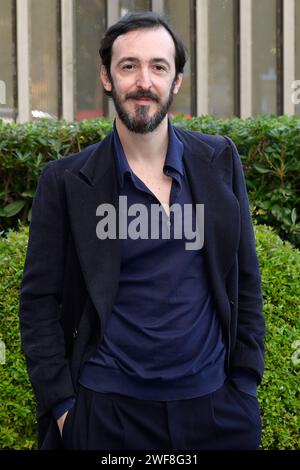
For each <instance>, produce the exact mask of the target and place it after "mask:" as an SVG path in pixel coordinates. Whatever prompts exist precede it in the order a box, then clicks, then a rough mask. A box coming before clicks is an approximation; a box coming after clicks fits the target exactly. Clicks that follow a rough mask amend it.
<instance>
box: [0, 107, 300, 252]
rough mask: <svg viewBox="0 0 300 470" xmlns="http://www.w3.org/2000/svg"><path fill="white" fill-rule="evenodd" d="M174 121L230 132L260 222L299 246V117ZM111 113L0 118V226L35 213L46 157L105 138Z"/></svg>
mask: <svg viewBox="0 0 300 470" xmlns="http://www.w3.org/2000/svg"><path fill="white" fill-rule="evenodd" d="M174 122H175V124H177V125H180V126H182V127H185V128H187V129H191V130H197V131H200V132H204V133H207V134H221V135H224V134H226V135H228V136H229V137H230V138H231V139H232V140H233V141H234V142H235V143H236V145H237V147H238V150H239V152H240V154H241V157H242V161H243V165H244V169H245V174H246V180H247V186H248V191H249V196H250V201H251V203H252V206H253V214H254V215H255V218H256V220H257V222H258V223H263V224H268V225H271V226H273V227H274V228H275V229H276V230H277V232H278V233H279V235H280V236H281V237H282V238H284V239H289V240H290V241H292V242H293V243H294V244H296V245H298V246H300V221H299V214H300V158H299V156H300V119H299V118H298V117H295V116H293V117H288V116H258V117H255V118H249V119H246V120H241V119H238V118H233V119H215V118H213V117H211V116H201V117H194V118H184V117H183V116H182V115H181V116H177V117H176V118H175V119H174ZM111 126H112V122H111V121H108V120H106V119H98V120H91V121H82V122H73V123H66V122H64V121H60V122H53V121H47V120H42V121H40V122H33V123H27V124H15V123H13V124H4V123H3V122H2V123H1V121H0V182H1V183H0V184H1V186H0V229H1V227H2V228H7V227H16V226H17V219H18V218H19V219H21V220H22V221H23V222H24V221H26V220H27V219H28V218H29V219H30V207H31V203H32V198H33V196H34V192H35V188H36V183H37V178H38V175H39V173H40V171H41V168H42V166H43V165H44V163H45V162H47V161H49V160H53V159H56V158H61V157H64V156H65V155H68V154H70V153H74V152H77V151H79V150H81V149H83V148H84V147H85V146H87V145H90V144H91V143H94V142H97V141H99V140H102V139H103V138H104V137H105V136H106V135H107V134H108V132H110V130H111Z"/></svg>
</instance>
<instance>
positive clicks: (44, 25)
mask: <svg viewBox="0 0 300 470" xmlns="http://www.w3.org/2000/svg"><path fill="white" fill-rule="evenodd" d="M141 10H154V11H157V12H159V13H161V14H163V15H164V16H165V17H166V18H167V19H168V20H169V22H170V23H171V24H172V25H173V26H174V27H175V29H176V30H177V32H178V33H179V34H180V36H181V38H182V39H183V41H184V43H185V45H186V47H187V49H188V52H189V60H188V63H187V65H186V69H185V79H184V83H183V86H182V89H181V93H180V94H179V95H178V96H177V97H176V100H175V102H174V104H173V108H172V113H173V114H178V113H184V114H185V115H187V116H190V115H193V116H195V115H202V114H213V115H215V116H216V117H230V116H238V117H242V118H244V117H247V116H255V115H257V114H289V115H294V114H295V115H298V116H300V104H298V105H295V104H293V102H292V99H291V96H292V93H293V90H292V88H291V84H292V81H293V80H296V79H297V78H298V79H299V80H300V0H152V1H151V0H0V50H1V54H0V84H1V90H2V91H1V97H0V118H2V119H5V120H8V121H9V120H17V121H18V122H26V121H29V120H36V119H40V118H43V117H51V118H53V119H60V118H64V119H67V120H70V121H72V120H83V119H89V118H95V117H99V116H106V117H112V116H113V113H114V110H113V106H112V103H111V102H110V101H109V100H108V98H107V97H105V95H104V94H103V91H102V86H101V85H100V82H99V79H98V71H99V56H98V49H99V45H100V40H101V37H102V36H103V34H104V32H105V30H106V28H107V27H108V26H109V25H111V24H112V23H114V22H115V21H116V20H117V19H118V18H119V17H120V16H122V15H124V14H126V13H127V12H129V11H141Z"/></svg>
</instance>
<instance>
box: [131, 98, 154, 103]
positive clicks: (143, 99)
mask: <svg viewBox="0 0 300 470" xmlns="http://www.w3.org/2000/svg"><path fill="white" fill-rule="evenodd" d="M132 99H133V101H135V102H136V103H138V104H141V105H148V104H150V103H153V102H154V100H153V99H152V98H132Z"/></svg>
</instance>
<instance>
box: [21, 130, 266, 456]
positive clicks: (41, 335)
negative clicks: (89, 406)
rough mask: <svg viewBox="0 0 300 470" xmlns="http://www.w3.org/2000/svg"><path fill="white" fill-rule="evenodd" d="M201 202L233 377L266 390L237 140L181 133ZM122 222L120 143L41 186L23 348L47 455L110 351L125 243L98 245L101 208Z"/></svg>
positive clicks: (52, 171)
mask: <svg viewBox="0 0 300 470" xmlns="http://www.w3.org/2000/svg"><path fill="white" fill-rule="evenodd" d="M174 130H175V132H176V134H177V136H178V138H179V139H180V140H181V141H182V142H183V145H184V156H183V158H184V164H185V168H186V171H187V176H188V179H189V183H190V187H191V191H192V196H193V199H194V202H195V203H197V204H204V220H205V223H204V247H203V248H202V249H203V250H204V256H205V263H206V268H207V275H208V279H209V282H210V285H211V289H212V293H213V297H214V301H215V305H216V309H217V313H218V315H219V318H220V322H221V325H222V329H223V334H224V338H225V341H226V346H227V356H226V357H227V359H226V372H227V373H230V371H231V370H232V368H233V367H241V368H247V369H252V370H253V371H254V372H255V373H256V375H257V378H258V381H260V380H261V377H262V374H263V369H264V346H263V339H264V334H265V322H264V318H263V315H262V296H261V279H260V273H259V265H258V259H257V255H256V251H255V240H254V234H253V226H252V221H251V217H250V212H249V203H248V197H247V192H246V186H245V180H244V174H243V170H242V165H241V161H240V158H239V155H238V152H237V150H236V148H235V146H234V144H233V143H232V141H231V140H230V139H229V138H228V137H222V136H210V135H205V134H200V133H198V132H191V131H186V130H183V129H180V128H177V127H175V128H174ZM102 203H109V204H113V205H114V206H115V207H116V210H117V213H118V183H117V177H116V170H115V159H114V155H113V144H112V133H110V134H109V135H108V136H107V137H106V138H105V139H104V140H103V141H102V142H100V143H97V144H94V145H92V146H90V147H88V148H86V149H85V150H83V151H82V152H79V153H77V154H75V155H72V156H70V157H66V158H63V159H60V160H56V161H53V162H50V163H48V164H47V165H46V166H45V167H44V169H43V171H42V174H41V176H40V179H39V183H38V187H37V192H36V196H35V199H34V202H33V209H32V221H31V224H30V236H29V243H28V250H27V257H26V263H25V269H24V276H23V280H22V284H21V296H20V325H21V337H22V346H23V350H24V353H25V356H26V361H27V367H28V372H29V376H30V380H31V382H32V386H33V389H34V392H35V395H36V401H37V416H38V421H39V447H40V448H43V449H53V448H58V447H59V446H60V436H59V432H58V427H57V425H56V423H55V422H54V420H53V418H52V417H51V409H52V407H53V405H55V404H57V403H59V402H61V401H62V400H64V399H65V398H67V397H70V396H73V395H74V394H75V393H76V386H77V379H78V377H79V374H80V370H81V367H82V365H83V363H84V361H85V360H86V359H87V358H88V357H89V356H90V355H92V354H94V353H95V352H96V350H97V348H98V347H99V344H100V342H101V339H102V336H103V333H104V330H105V325H106V322H107V320H108V318H109V316H110V314H111V311H112V307H113V304H114V299H115V296H116V293H117V289H118V280H119V273H120V246H119V241H118V239H106V240H99V239H98V238H97V236H96V225H97V222H98V219H97V218H96V208H97V207H98V206H99V204H102Z"/></svg>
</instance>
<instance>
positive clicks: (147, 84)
mask: <svg viewBox="0 0 300 470" xmlns="http://www.w3.org/2000/svg"><path fill="white" fill-rule="evenodd" d="M136 86H137V87H138V88H142V89H143V90H149V89H150V88H151V86H152V81H151V76H150V73H149V70H148V68H146V67H145V68H141V69H140V70H139V74H138V77H137V80H136Z"/></svg>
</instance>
